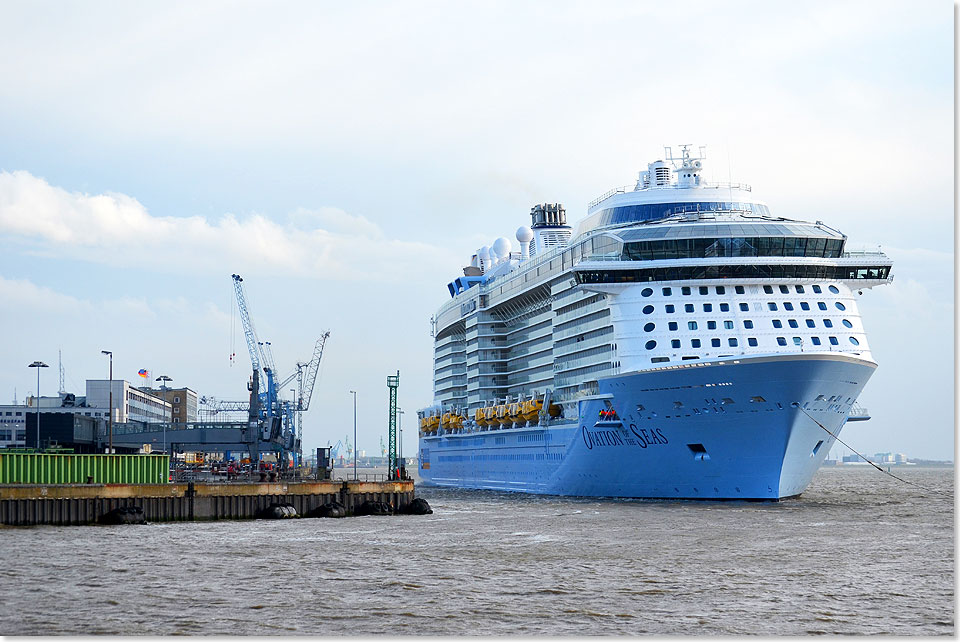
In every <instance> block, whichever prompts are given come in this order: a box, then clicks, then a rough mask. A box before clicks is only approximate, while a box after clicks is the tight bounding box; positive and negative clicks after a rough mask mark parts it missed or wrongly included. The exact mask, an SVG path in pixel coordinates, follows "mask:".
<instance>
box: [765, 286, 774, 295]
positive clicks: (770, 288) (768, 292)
mask: <svg viewBox="0 0 960 642" xmlns="http://www.w3.org/2000/svg"><path fill="white" fill-rule="evenodd" d="M763 291H764V292H766V293H767V294H773V286H770V285H765V286H763Z"/></svg>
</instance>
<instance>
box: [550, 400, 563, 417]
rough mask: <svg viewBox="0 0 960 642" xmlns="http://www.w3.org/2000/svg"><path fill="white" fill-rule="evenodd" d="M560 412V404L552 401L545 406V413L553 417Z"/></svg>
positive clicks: (557, 415)
mask: <svg viewBox="0 0 960 642" xmlns="http://www.w3.org/2000/svg"><path fill="white" fill-rule="evenodd" d="M560 412H561V409H560V406H558V405H557V404H555V403H552V404H550V405H549V406H548V407H547V414H549V415H550V416H551V417H553V418H556V417H559V416H560Z"/></svg>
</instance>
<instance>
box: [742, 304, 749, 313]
mask: <svg viewBox="0 0 960 642" xmlns="http://www.w3.org/2000/svg"><path fill="white" fill-rule="evenodd" d="M740 311H741V312H749V311H750V304H749V303H741V304H740Z"/></svg>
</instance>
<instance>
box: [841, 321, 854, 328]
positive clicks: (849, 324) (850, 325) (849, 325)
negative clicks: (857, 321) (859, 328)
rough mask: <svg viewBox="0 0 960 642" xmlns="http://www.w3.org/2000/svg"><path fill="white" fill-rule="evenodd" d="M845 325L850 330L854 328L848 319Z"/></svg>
mask: <svg viewBox="0 0 960 642" xmlns="http://www.w3.org/2000/svg"><path fill="white" fill-rule="evenodd" d="M843 325H845V326H847V327H848V328H852V327H853V324H852V323H850V322H849V321H847V320H846V319H844V320H843Z"/></svg>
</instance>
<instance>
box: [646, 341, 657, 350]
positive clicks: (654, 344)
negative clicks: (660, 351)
mask: <svg viewBox="0 0 960 642" xmlns="http://www.w3.org/2000/svg"><path fill="white" fill-rule="evenodd" d="M643 347H644V348H646V349H647V350H653V349H654V348H656V347H657V342H656V341H647V342H646V343H645V344H644V345H643Z"/></svg>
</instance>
